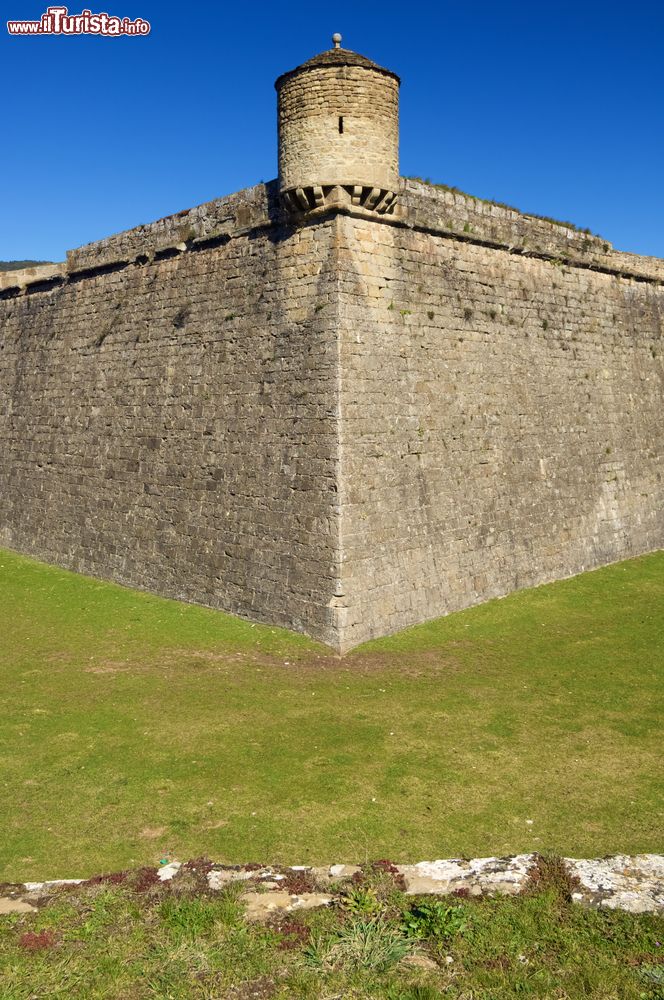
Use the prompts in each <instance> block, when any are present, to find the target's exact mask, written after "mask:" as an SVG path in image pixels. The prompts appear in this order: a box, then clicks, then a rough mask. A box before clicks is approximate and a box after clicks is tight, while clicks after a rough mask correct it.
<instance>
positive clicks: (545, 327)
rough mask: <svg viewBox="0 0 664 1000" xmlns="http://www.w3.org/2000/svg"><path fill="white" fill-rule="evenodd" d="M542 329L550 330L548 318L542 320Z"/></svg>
mask: <svg viewBox="0 0 664 1000" xmlns="http://www.w3.org/2000/svg"><path fill="white" fill-rule="evenodd" d="M542 329H543V330H548V329H549V321H548V319H543V320H542Z"/></svg>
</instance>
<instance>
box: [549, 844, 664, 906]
mask: <svg viewBox="0 0 664 1000" xmlns="http://www.w3.org/2000/svg"><path fill="white" fill-rule="evenodd" d="M565 863H566V865H567V868H568V871H569V873H570V875H571V876H572V878H575V879H578V880H579V889H578V891H576V892H574V893H573V894H572V898H573V899H574V900H575V901H576V902H579V903H585V904H586V905H588V906H604V907H608V908H609V909H612V910H614V909H618V910H629V911H630V912H631V913H646V912H656V911H662V910H664V857H662V855H660V854H637V855H631V856H630V855H627V854H615V855H613V857H609V858H595V859H592V860H575V859H573V858H566V859H565Z"/></svg>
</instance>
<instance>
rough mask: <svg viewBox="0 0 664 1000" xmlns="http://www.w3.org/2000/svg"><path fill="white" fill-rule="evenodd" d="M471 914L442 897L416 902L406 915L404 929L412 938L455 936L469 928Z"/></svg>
mask: <svg viewBox="0 0 664 1000" xmlns="http://www.w3.org/2000/svg"><path fill="white" fill-rule="evenodd" d="M468 926H469V916H468V913H467V912H466V911H465V910H464V909H463V907H461V906H450V905H449V904H448V903H446V902H444V901H443V900H440V899H425V900H422V901H421V902H419V903H416V904H415V906H413V907H412V909H411V910H409V912H408V913H407V914H406V915H405V917H404V921H403V927H404V931H405V932H406V933H407V934H408V936H409V937H412V938H453V937H456V935H457V934H463V933H464V931H466V930H467V929H468Z"/></svg>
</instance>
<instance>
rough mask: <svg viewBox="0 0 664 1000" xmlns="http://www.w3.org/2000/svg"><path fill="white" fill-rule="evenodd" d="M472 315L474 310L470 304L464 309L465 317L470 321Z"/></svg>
mask: <svg viewBox="0 0 664 1000" xmlns="http://www.w3.org/2000/svg"><path fill="white" fill-rule="evenodd" d="M472 315H473V310H472V309H471V308H470V307H469V306H466V308H465V309H464V311H463V318H464V319H465V320H466V321H468V320H469V319H470V318H471V317H472Z"/></svg>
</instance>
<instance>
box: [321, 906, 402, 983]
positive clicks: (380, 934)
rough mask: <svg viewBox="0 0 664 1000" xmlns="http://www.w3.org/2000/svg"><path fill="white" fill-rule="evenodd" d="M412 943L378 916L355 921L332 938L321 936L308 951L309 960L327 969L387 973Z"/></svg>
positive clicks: (340, 929)
mask: <svg viewBox="0 0 664 1000" xmlns="http://www.w3.org/2000/svg"><path fill="white" fill-rule="evenodd" d="M411 947H412V945H411V943H410V941H409V940H408V938H407V937H406V936H405V935H404V934H403V932H402V931H401V929H400V928H399V927H397V926H395V925H394V924H392V923H390V922H388V921H386V920H381V919H380V918H379V917H374V918H373V919H371V920H363V919H358V918H354V919H352V920H349V921H348V922H347V923H346V924H343V925H342V926H341V927H340V928H339V929H338V930H337V931H335V932H333V933H332V934H330V935H317V936H316V937H314V938H312V940H311V942H310V943H309V944H308V945H307V947H306V949H305V958H306V960H307V961H309V962H311V964H313V965H318V966H321V967H323V968H327V969H335V968H349V969H375V970H376V971H379V972H383V971H385V970H386V969H389V968H391V967H392V966H394V965H396V964H397V962H399V961H400V960H401V959H402V958H405V956H406V955H407V954H408V952H409V951H410V950H411Z"/></svg>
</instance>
